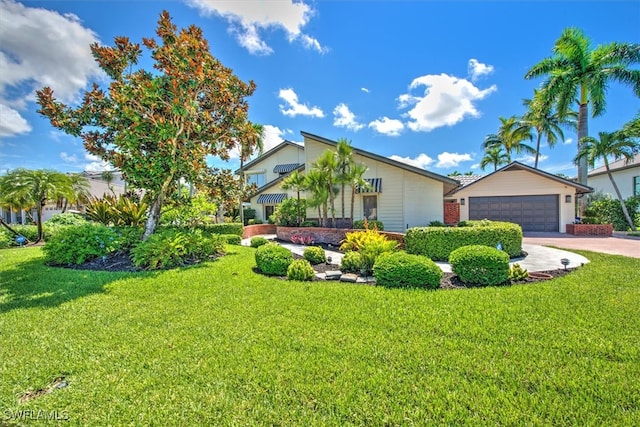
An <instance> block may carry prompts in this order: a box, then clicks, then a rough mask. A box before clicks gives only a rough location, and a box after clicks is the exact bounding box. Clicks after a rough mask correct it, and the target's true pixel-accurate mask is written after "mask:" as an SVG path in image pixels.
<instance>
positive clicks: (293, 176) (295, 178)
mask: <svg viewBox="0 0 640 427" xmlns="http://www.w3.org/2000/svg"><path fill="white" fill-rule="evenodd" d="M280 186H281V187H282V189H283V190H289V189H292V190H295V192H296V198H297V199H298V215H297V221H296V225H298V226H299V225H300V224H302V221H304V220H303V219H302V212H303V210H302V209H300V207H301V205H300V192H301V191H303V190H304V189H305V179H304V175H300V174H299V173H298V171H297V170H294V171H293V172H291V173H290V174H289V176H287V177H286V178H285V179H283V180H282V184H281V185H280ZM305 211H306V209H305Z"/></svg>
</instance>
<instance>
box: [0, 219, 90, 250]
mask: <svg viewBox="0 0 640 427" xmlns="http://www.w3.org/2000/svg"><path fill="white" fill-rule="evenodd" d="M85 223H86V221H85ZM67 227H68V226H67V225H59V224H49V221H46V222H44V223H43V225H42V230H43V232H42V233H43V234H42V240H43V241H45V242H46V241H48V240H49V239H51V237H53V236H55V235H56V234H57V233H58V232H59V231H60V230H63V229H65V228H67ZM11 228H13V229H14V230H15V231H17V232H18V233H19V234H20V235H22V236H24V237H26V238H27V240H28V241H30V242H35V241H36V240H37V239H38V227H37V226H35V225H22V224H12V225H11ZM0 235H3V236H5V237H4V239H5V240H7V239H8V240H9V244H10V246H19V245H18V244H17V243H16V241H15V239H16V236H15V235H14V234H13V233H11V232H10V231H9V230H7V229H6V228H4V227H0Z"/></svg>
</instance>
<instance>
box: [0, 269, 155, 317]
mask: <svg viewBox="0 0 640 427" xmlns="http://www.w3.org/2000/svg"><path fill="white" fill-rule="evenodd" d="M141 274H145V275H148V274H149V273H124V272H122V273H119V272H106V271H92V270H73V269H66V268H60V267H48V266H46V265H44V263H43V261H42V259H30V260H27V261H23V262H18V263H15V264H14V265H13V268H9V269H5V270H3V271H2V276H1V277H0V313H6V312H8V311H10V310H15V309H27V308H32V307H40V308H50V307H55V306H58V305H61V304H64V303H65V302H68V301H71V300H74V299H77V298H81V297H84V296H87V295H91V294H96V293H101V292H104V287H105V285H107V284H108V283H110V282H113V281H115V280H118V279H121V278H124V277H130V276H133V275H141Z"/></svg>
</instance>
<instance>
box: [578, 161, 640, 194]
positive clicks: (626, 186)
mask: <svg viewBox="0 0 640 427" xmlns="http://www.w3.org/2000/svg"><path fill="white" fill-rule="evenodd" d="M612 175H613V179H614V180H615V181H616V185H617V186H618V188H619V189H620V193H621V194H622V198H623V199H628V198H629V197H631V196H633V177H634V176H640V165H639V166H637V167H634V168H629V169H623V170H618V171H614V172H613V173H612ZM587 185H588V186H590V187H593V190H594V191H595V192H598V191H600V192H602V193H604V194H611V196H613V197H614V198H616V197H617V196H616V191H615V190H614V189H613V185H612V184H611V181H610V180H609V176H608V175H607V174H606V173H605V174H603V175H597V176H590V177H589V179H588V183H587Z"/></svg>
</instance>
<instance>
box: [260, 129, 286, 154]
mask: <svg viewBox="0 0 640 427" xmlns="http://www.w3.org/2000/svg"><path fill="white" fill-rule="evenodd" d="M263 128H264V131H263V132H262V142H263V144H264V150H263V152H267V151H269V150H271V149H272V148H274V147H275V146H276V145H278V144H280V143H281V142H282V141H283V140H284V139H285V138H284V134H285V133H287V132H286V131H284V130H281V129H280V128H279V127H277V126H272V125H264V127H263Z"/></svg>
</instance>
